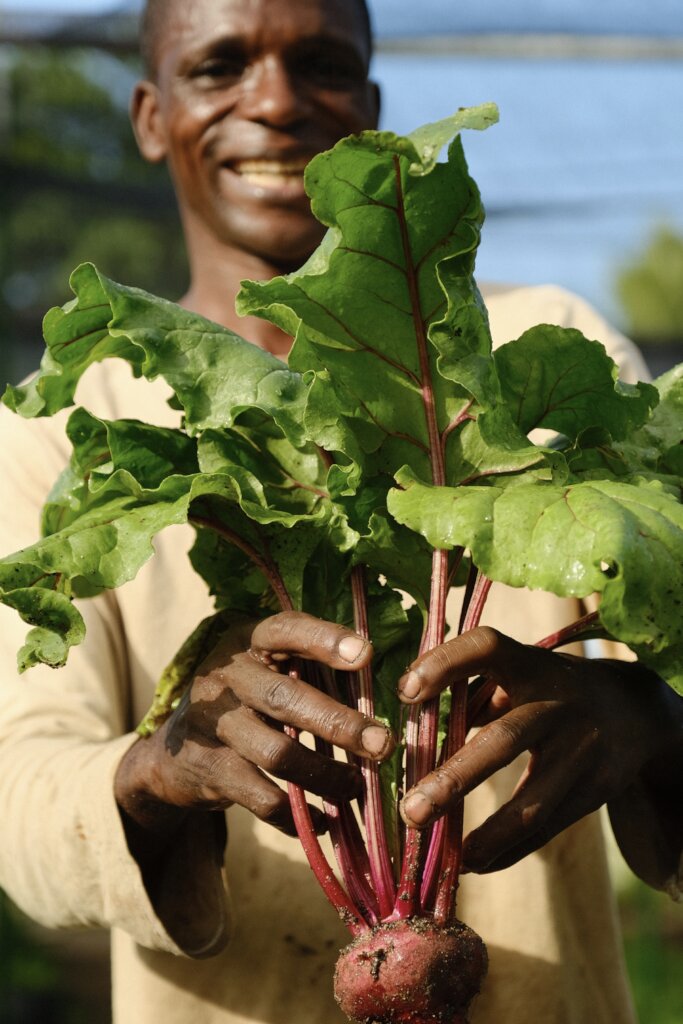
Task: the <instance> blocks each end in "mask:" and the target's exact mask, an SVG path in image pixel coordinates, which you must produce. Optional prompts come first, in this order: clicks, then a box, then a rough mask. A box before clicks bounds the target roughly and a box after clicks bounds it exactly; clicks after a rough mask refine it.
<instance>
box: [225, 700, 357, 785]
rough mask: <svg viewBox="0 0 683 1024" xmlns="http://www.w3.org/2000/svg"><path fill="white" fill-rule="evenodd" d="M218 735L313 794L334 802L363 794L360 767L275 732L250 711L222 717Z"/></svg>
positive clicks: (272, 772) (250, 758)
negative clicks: (335, 758) (323, 753)
mask: <svg viewBox="0 0 683 1024" xmlns="http://www.w3.org/2000/svg"><path fill="white" fill-rule="evenodd" d="M216 734H217V736H218V738H219V739H220V740H221V741H222V742H223V743H224V744H225V745H226V746H228V747H230V749H231V750H233V751H234V752H235V753H237V754H239V755H240V756H241V757H243V758H244V759H245V760H247V761H249V762H251V764H254V765H256V766H258V767H259V768H261V769H262V770H264V771H266V772H268V773H269V774H270V775H274V776H275V777H276V778H279V779H285V780H286V781H287V782H293V783H295V784H296V785H297V786H302V787H303V788H304V789H306V790H308V791H309V792H311V793H317V794H318V795H319V796H324V797H327V798H328V799H331V800H352V799H354V797H358V796H360V794H361V792H362V789H363V777H362V774H361V771H360V769H359V768H357V767H355V766H354V765H350V764H348V763H347V762H345V761H336V760H333V759H332V758H330V757H325V756H323V755H322V754H320V753H318V752H317V751H315V750H311V749H310V748H308V747H305V746H304V745H303V744H302V743H299V742H298V741H297V740H295V739H292V738H291V737H289V736H287V735H285V733H283V732H279V731H275V730H274V729H272V728H271V727H270V726H268V725H267V724H266V723H265V722H264V721H262V720H261V719H260V718H258V717H257V716H256V715H254V714H253V713H252V712H250V711H249V710H248V709H247V708H244V707H241V708H239V709H237V710H236V711H233V712H231V713H228V714H226V715H223V716H222V717H221V718H220V719H219V721H218V725H217V730H216Z"/></svg>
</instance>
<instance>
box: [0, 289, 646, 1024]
mask: <svg viewBox="0 0 683 1024" xmlns="http://www.w3.org/2000/svg"><path fill="white" fill-rule="evenodd" d="M486 298H487V303H488V306H489V312H490V316H491V324H492V330H493V334H494V338H495V339H496V342H497V343H502V342H504V341H508V340H511V339H512V338H514V337H517V336H518V335H519V334H520V333H522V331H523V330H525V329H526V328H527V327H529V326H531V325H533V324H535V323H538V322H545V323H558V324H563V325H565V326H576V327H578V328H580V329H581V330H583V331H584V333H585V334H587V335H588V336H589V337H591V338H599V339H600V340H601V341H602V342H603V343H604V344H606V345H607V347H608V349H609V351H610V354H611V355H612V357H613V358H614V359H615V360H616V361H617V362H619V363H620V364H621V366H622V371H623V375H624V376H625V377H626V379H630V380H634V379H637V378H639V377H640V378H642V377H645V376H646V370H645V368H644V365H643V364H642V361H641V360H640V357H639V356H638V353H637V352H636V351H635V350H634V348H633V346H632V345H631V344H630V343H629V342H628V341H627V340H626V339H625V338H623V337H622V336H621V335H619V334H618V333H616V332H615V331H613V330H612V329H610V328H609V327H608V326H607V325H606V324H605V323H604V321H603V320H602V319H601V318H600V317H598V316H597V314H595V312H594V311H592V310H591V309H590V308H589V307H587V306H586V305H585V304H584V303H583V302H581V301H580V300H578V299H576V298H575V297H574V296H571V295H569V294H568V293H566V292H564V291H562V290H561V289H558V288H554V287H541V288H533V289H531V288H521V289H511V288H492V289H488V290H487V291H486ZM165 398H166V389H165V386H164V385H163V383H160V382H156V383H154V384H149V383H147V382H144V381H135V380H133V378H132V377H131V375H130V372H129V371H128V368H127V366H126V365H125V364H123V363H121V362H119V361H118V360H109V361H107V362H106V363H104V364H99V365H96V366H94V367H92V368H91V369H90V370H89V371H88V373H87V375H86V378H85V379H84V381H83V382H82V384H81V386H80V387H79V391H78V394H77V401H78V403H79V404H82V405H84V406H85V407H86V408H88V409H90V410H91V411H92V412H94V413H95V414H99V415H101V416H104V417H108V418H116V417H123V416H129V417H131V416H132V417H138V418H141V419H145V420H149V421H151V422H155V423H160V424H161V423H166V424H170V425H173V424H174V423H175V418H176V415H177V414H175V413H173V412H172V411H171V410H170V409H169V408H168V407H167V405H166V404H165ZM67 415H68V412H67V413H62V414H60V415H58V416H56V417H54V418H53V419H50V420H38V421H29V422H27V421H24V420H20V419H19V418H18V417H16V416H13V415H12V414H10V413H9V412H7V410H5V409H4V408H3V409H2V411H1V414H0V461H1V463H2V465H1V468H0V473H1V476H0V479H2V480H3V482H4V483H3V486H4V496H3V498H4V500H3V505H2V520H1V523H0V551H1V552H2V553H9V552H11V551H14V550H16V549H17V548H19V547H23V546H25V545H28V544H30V543H32V542H34V541H35V540H36V538H37V536H38V529H39V509H40V507H41V505H42V503H43V501H44V499H45V496H46V494H47V492H48V490H49V488H50V486H51V485H52V483H53V481H54V479H55V477H56V475H57V473H58V472H59V471H60V470H61V469H62V468H63V466H64V465H65V463H66V462H67V460H68V458H69V450H68V444H67V442H66V439H65V437H64V433H63V427H64V423H65V421H66V418H67ZM192 539H193V533H192V531H191V530H190V528H188V527H174V528H172V529H170V530H167V531H166V532H165V533H164V534H162V535H161V536H160V537H159V538H158V539H157V541H156V544H155V546H156V555H155V557H154V558H153V559H152V560H150V561H149V562H148V563H147V565H146V566H145V567H144V568H143V570H142V571H141V572H140V573H139V575H138V577H137V578H136V579H135V580H133V581H132V582H130V583H128V584H126V585H125V586H124V587H121V588H120V589H119V590H117V591H116V592H115V593H111V594H105V595H103V596H102V597H99V598H97V599H95V600H91V601H86V602H82V603H81V609H82V611H83V614H84V616H85V618H86V622H87V629H88V636H87V640H86V642H85V644H84V645H83V646H82V647H80V648H76V649H75V650H74V651H72V653H71V655H70V658H69V663H68V665H67V666H66V667H65V668H64V669H62V670H60V671H56V672H55V671H52V670H50V669H47V668H43V667H40V668H36V669H33V670H31V671H30V672H29V673H28V674H27V675H25V676H23V677H18V676H17V674H16V671H15V658H16V652H17V650H18V649H19V647H20V646H21V645H22V643H23V638H24V636H25V633H26V628H27V627H26V626H25V624H23V623H22V622H21V621H20V620H19V618H18V616H17V615H16V614H15V613H13V612H10V611H8V610H7V609H5V608H2V609H0V613H1V617H0V626H1V638H0V820H2V840H1V842H0V884H2V886H3V887H4V888H6V890H7V891H8V893H9V894H10V896H11V897H12V898H13V899H14V900H15V901H16V903H17V904H18V905H19V906H20V907H22V908H23V910H24V911H25V912H26V913H27V914H29V915H30V916H32V917H34V918H35V919H36V920H38V921H39V922H41V923H42V924H44V925H47V926H53V927H62V928H69V927H75V926H82V925H86V926H87V925H104V926H106V927H109V928H111V929H112V933H113V944H112V946H113V953H112V956H113V999H114V1008H115V1011H114V1020H115V1022H116V1024H158V1022H159V1021H163V1022H164V1024H190V1022H192V1024H237V1022H244V1024H246V1022H251V1024H253V1022H262V1024H333V1022H335V1021H340V1022H341V1021H343V1019H344V1018H343V1016H342V1014H341V1013H340V1012H339V1010H338V1009H337V1007H336V1005H335V1003H334V1001H333V998H332V994H331V990H332V985H331V979H332V970H333V964H334V961H335V959H336V955H337V951H338V949H339V947H340V946H342V945H344V944H345V943H346V941H347V940H348V935H347V934H346V932H345V930H344V928H343V927H342V925H341V924H340V923H339V921H338V919H337V917H336V915H335V913H334V912H333V911H332V909H331V908H330V907H329V905H328V904H327V903H326V900H325V897H324V896H323V894H322V893H321V892H320V890H319V888H318V886H317V884H316V882H315V880H314V879H313V876H312V874H311V872H310V870H309V868H308V866H307V865H306V863H305V861H304V859H303V855H302V853H301V848H300V846H299V844H298V843H297V842H296V841H295V840H292V839H288V838H286V837H283V836H282V835H280V834H279V833H277V832H276V831H275V830H273V829H272V828H270V827H269V826H266V825H263V824H262V823H260V822H259V821H257V820H256V819H255V818H253V817H252V816H250V815H249V814H248V813H247V812H245V811H243V810H241V809H240V808H232V809H231V810H230V811H229V812H228V814H227V821H228V831H229V840H228V848H227V855H226V863H225V872H224V874H222V873H221V870H220V866H219V864H218V862H217V857H216V848H215V841H214V838H213V833H212V830H211V828H210V824H209V822H210V817H209V816H207V818H206V823H207V824H206V828H204V829H202V828H201V827H197V826H196V824H195V825H194V826H193V828H192V830H186V832H185V833H184V834H183V835H182V836H181V837H180V839H179V845H178V848H177V852H176V855H175V859H174V861H173V863H171V864H169V866H168V875H167V877H166V878H165V879H164V883H163V885H162V886H161V893H160V896H159V898H158V900H157V903H156V905H155V906H152V905H151V903H150V900H149V898H148V895H147V893H146V891H145V889H144V886H143V885H142V882H141V879H140V874H139V871H138V868H137V865H136V863H135V862H134V861H133V860H132V858H131V857H130V855H129V853H128V850H127V847H126V843H125V838H124V835H123V831H122V828H121V823H120V820H119V816H118V813H117V809H116V805H115V802H114V799H113V793H112V779H113V775H114V772H115V770H116V766H117V764H118V761H119V759H120V757H121V755H122V754H123V752H124V751H125V750H126V749H127V748H128V746H129V745H130V744H131V743H132V742H133V741H134V738H135V737H134V735H133V733H132V731H131V730H132V729H133V728H134V726H135V724H136V723H137V721H138V720H139V719H140V718H141V717H142V715H143V714H144V712H145V711H146V709H147V706H148V704H149V702H150V699H151V696H152V692H153V689H154V685H155V681H156V679H157V677H158V675H159V672H160V670H161V668H162V667H163V666H164V665H165V664H166V663H167V661H168V660H169V659H170V658H171V656H172V655H173V654H174V652H175V650H176V649H177V647H178V646H179V643H180V642H181V641H182V640H183V639H184V638H185V636H186V635H187V634H188V633H189V631H190V629H191V628H192V627H193V626H194V624H195V623H196V622H197V621H198V619H199V618H200V617H202V616H203V615H205V614H207V613H208V612H209V611H210V601H209V598H208V597H207V594H206V590H205V587H204V584H203V583H202V582H201V580H200V579H199V578H198V577H196V576H195V575H194V573H193V572H192V570H191V567H190V564H189V561H188V560H187V558H185V557H184V552H185V551H187V550H188V548H189V546H190V544H191V542H192ZM572 615H574V610H573V609H572V608H571V607H568V603H567V602H563V601H560V600H559V599H554V598H551V597H548V596H547V595H540V594H528V593H520V592H517V591H515V592H514V593H512V592H510V591H507V590H506V588H504V587H494V588H493V591H492V597H491V601H490V605H489V610H488V612H487V617H488V621H490V622H492V623H495V624H496V625H497V626H498V627H499V628H502V629H503V630H505V631H506V632H508V633H510V634H511V635H513V636H515V637H517V638H518V639H521V640H525V641H534V640H537V639H539V638H540V637H542V636H545V635H547V634H549V633H551V632H553V631H554V630H555V629H557V628H559V627H561V626H562V625H565V624H566V623H567V622H568V621H570V616H572ZM520 770H521V766H520V765H519V764H517V765H512V766H510V768H509V769H506V770H504V771H502V772H500V773H499V774H498V775H497V776H496V777H495V778H494V779H492V780H490V781H489V782H487V783H485V784H484V785H482V786H481V787H480V788H479V789H478V790H477V791H476V793H474V794H473V795H472V797H471V798H469V799H468V810H467V814H468V819H469V822H470V824H472V823H476V822H480V821H482V820H483V819H484V818H485V817H486V816H487V815H488V814H490V813H491V812H492V811H493V810H494V809H495V808H496V807H497V806H498V805H499V804H500V802H501V801H502V800H504V799H505V797H506V795H507V794H509V793H510V791H511V788H512V786H513V785H514V782H515V781H516V779H517V778H518V776H519V774H520ZM224 879H227V886H225V885H224ZM179 906H182V908H183V912H184V916H183V917H182V919H181V916H180V915H179V913H178V907H179ZM169 907H170V908H171V911H172V920H173V922H174V924H173V934H170V933H169V931H168V930H167V927H165V924H164V922H165V921H169V920H171V917H170V916H169V914H168V912H167V911H168V908H169ZM459 916H461V917H462V918H463V919H464V920H465V921H467V922H468V923H469V924H470V925H471V926H472V927H474V928H475V929H476V930H477V931H478V932H479V933H480V935H481V936H482V937H483V938H484V940H485V941H486V943H487V945H488V948H489V955H490V971H489V976H488V978H487V980H486V983H485V986H484V989H483V992H482V994H481V996H480V997H479V999H478V1000H477V1002H476V1004H475V1007H474V1009H473V1011H472V1024H498V1022H500V1021H503V1020H504V1021H505V1024H528V1022H529V1021H538V1022H540V1024H587V1022H589V1021H590V1022H591V1024H630V1022H632V1021H633V1020H634V1016H633V1010H632V1006H631V1001H630V996H629V993H628V989H627V984H626V981H625V974H624V968H623V961H622V954H621V948H620V940H619V935H618V930H617V925H616V919H615V911H614V906H613V901H612V896H611V891H610V884H609V879H608V874H607V866H606V861H605V853H604V849H603V841H602V836H601V831H600V822H599V818H598V817H597V816H590V817H588V818H585V819H584V820H583V821H581V822H579V823H578V824H577V825H575V826H573V827H572V828H570V829H568V830H567V831H566V832H565V833H563V834H562V835H561V836H560V837H558V838H557V839H556V840H554V841H553V842H552V843H550V844H549V845H548V846H547V847H546V848H545V849H543V850H542V851H540V852H539V853H537V854H533V855H532V856H530V857H527V858H526V859H525V860H524V861H523V862H522V863H520V864H517V865H515V866H514V867H512V868H509V869H507V870H505V871H501V872H499V873H497V874H495V875H493V876H483V877H477V876H471V875H468V876H465V877H464V879H463V882H462V886H461V894H460V899H459ZM228 935H230V936H231V940H230V942H229V943H228V945H227V947H226V948H225V950H224V951H223V952H221V953H220V954H219V955H218V956H211V957H209V958H204V959H201V958H200V959H197V958H195V957H201V955H202V952H203V951H206V950H209V949H211V948H215V946H216V945H217V944H219V943H220V942H221V940H222V938H224V937H227V936H228ZM181 951H182V952H181ZM187 953H192V954H193V958H190V957H188V956H187V955H184V954H187Z"/></svg>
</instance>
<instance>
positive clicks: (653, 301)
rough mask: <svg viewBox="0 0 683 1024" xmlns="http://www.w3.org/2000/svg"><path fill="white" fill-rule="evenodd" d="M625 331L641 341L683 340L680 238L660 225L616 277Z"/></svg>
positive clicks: (681, 239)
mask: <svg viewBox="0 0 683 1024" xmlns="http://www.w3.org/2000/svg"><path fill="white" fill-rule="evenodd" d="M617 294H618V296H619V298H620V300H621V303H622V305H623V307H624V310H625V312H626V317H627V327H628V331H629V333H630V334H631V336H632V337H634V338H637V339H638V340H639V341H640V342H641V343H647V342H648V341H649V342H655V341H679V342H680V341H681V340H683V237H681V235H679V234H676V233H675V232H674V231H672V230H671V229H669V228H666V227H662V228H660V229H659V230H658V231H656V232H655V233H654V235H653V236H652V238H651V240H650V242H649V244H648V245H647V247H646V249H645V251H644V252H643V253H642V255H641V256H640V257H638V258H637V259H635V260H634V261H633V262H631V263H630V264H628V265H626V266H625V267H624V268H623V269H622V270H621V271H620V273H619V275H618V277H617Z"/></svg>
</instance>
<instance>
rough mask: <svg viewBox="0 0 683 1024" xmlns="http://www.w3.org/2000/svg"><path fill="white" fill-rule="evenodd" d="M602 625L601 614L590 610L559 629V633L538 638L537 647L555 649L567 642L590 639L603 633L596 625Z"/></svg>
mask: <svg viewBox="0 0 683 1024" xmlns="http://www.w3.org/2000/svg"><path fill="white" fill-rule="evenodd" d="M599 625H600V616H599V615H598V613H597V612H590V614H588V615H584V616H583V618H581V619H577V620H576V622H572V624H571V625H570V626H565V627H564V629H559V630H558V631H557V633H551V634H550V636H546V637H544V638H543V640H537V641H536V643H535V645H534V646H535V647H545V648H546V649H547V650H550V651H554V650H555V648H556V647H564V645H565V644H570V643H576V642H579V641H581V640H589V639H590V638H591V637H592V636H597V635H602V631H601V630H600V629H599V628H596V626H598V627H599Z"/></svg>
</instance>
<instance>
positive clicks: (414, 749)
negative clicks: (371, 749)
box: [393, 550, 449, 918]
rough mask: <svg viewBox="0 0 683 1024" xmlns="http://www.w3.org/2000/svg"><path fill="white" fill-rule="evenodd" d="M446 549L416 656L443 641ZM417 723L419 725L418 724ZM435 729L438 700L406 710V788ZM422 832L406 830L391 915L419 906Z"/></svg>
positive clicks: (428, 753) (420, 772)
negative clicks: (399, 877) (398, 881)
mask: <svg viewBox="0 0 683 1024" xmlns="http://www.w3.org/2000/svg"><path fill="white" fill-rule="evenodd" d="M448 576H449V573H448V552H447V551H441V550H435V551H434V553H433V555H432V585H431V596H430V602H429V612H428V618H427V628H426V630H425V632H424V633H423V636H422V642H421V644H420V655H422V654H425V653H426V652H427V651H431V650H432V649H433V648H434V647H437V646H438V645H439V644H442V643H443V641H444V635H445V628H446V597H447V595H448ZM418 723H419V724H418ZM438 729H439V701H438V698H437V699H435V700H430V701H427V702H426V703H425V704H424V705H422V707H421V708H420V707H418V706H414V707H412V708H411V709H410V718H409V720H408V728H407V730H406V788H407V789H411V788H412V787H413V786H414V785H415V784H416V782H418V781H419V780H420V779H422V778H424V776H425V775H427V774H428V773H429V772H430V771H432V770H433V769H434V767H435V765H436V745H437V740H438ZM425 840H426V836H425V833H424V832H423V831H422V830H421V829H414V828H409V829H407V830H406V842H405V849H404V854H403V866H402V870H401V881H400V883H399V889H398V894H397V897H396V903H395V905H394V912H393V917H394V918H406V917H414V916H416V915H417V914H419V913H420V911H421V909H422V903H421V887H420V866H421V862H422V859H423V855H424V850H425V844H426V843H425Z"/></svg>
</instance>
